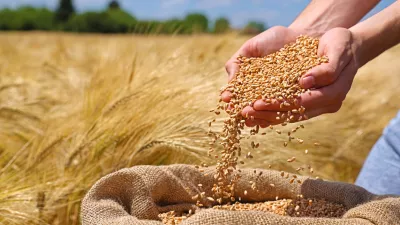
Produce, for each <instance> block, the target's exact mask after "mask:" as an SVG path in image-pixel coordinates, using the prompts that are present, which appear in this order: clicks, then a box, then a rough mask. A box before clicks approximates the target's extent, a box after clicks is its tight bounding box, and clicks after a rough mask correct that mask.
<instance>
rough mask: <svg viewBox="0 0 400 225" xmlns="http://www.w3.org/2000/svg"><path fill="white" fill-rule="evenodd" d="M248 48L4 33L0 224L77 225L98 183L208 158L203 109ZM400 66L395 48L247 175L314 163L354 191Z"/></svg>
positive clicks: (267, 142) (390, 109)
mask: <svg viewBox="0 0 400 225" xmlns="http://www.w3.org/2000/svg"><path fill="white" fill-rule="evenodd" d="M244 40H245V38H244V37H236V36H233V35H230V36H219V37H215V36H200V37H162V36H159V37H144V36H143V37H132V36H96V35H81V36H77V35H70V34H43V33H31V34H23V35H21V34H18V33H1V34H0V43H1V44H0V140H1V141H0V190H1V192H0V223H1V224H39V223H41V224H47V223H50V224H79V202H80V199H81V198H82V197H83V196H84V194H85V192H86V191H87V189H88V188H90V186H91V185H92V184H93V183H94V182H95V181H96V180H97V179H99V178H100V177H101V176H103V175H105V174H107V173H110V172H112V171H115V170H118V169H120V168H124V167H129V166H133V165H138V164H154V165H159V164H170V163H199V162H200V161H203V160H207V159H204V157H205V156H206V152H207V146H208V138H207V136H206V131H207V129H208V125H207V121H208V120H209V119H210V118H212V117H213V115H212V114H211V113H209V112H208V110H209V109H211V108H213V107H214V106H215V104H216V99H217V92H218V90H219V88H220V87H221V86H222V85H223V84H224V83H225V82H226V75H225V72H224V69H223V68H222V65H223V64H224V62H225V61H226V59H227V58H228V57H229V56H230V55H231V54H232V53H233V52H234V51H235V50H236V49H237V48H238V47H239V46H240V44H241V43H242V42H243V41H244ZM399 56H400V46H397V47H395V48H394V49H391V50H390V51H388V52H386V53H385V54H384V55H382V56H381V57H379V58H378V59H376V60H375V61H373V62H371V63H370V64H368V65H367V66H366V67H364V68H363V69H361V71H360V72H359V75H358V77H357V79H356V81H355V84H354V87H353V89H352V91H351V93H350V94H349V95H348V98H347V100H346V101H345V104H344V106H343V108H342V109H341V110H340V111H339V112H338V113H337V114H335V115H326V116H322V117H320V118H317V119H313V120H311V121H309V122H307V123H305V125H306V126H307V129H305V131H303V132H302V133H301V134H299V137H300V138H302V139H304V140H307V141H305V142H304V144H303V145H300V147H301V149H300V147H299V146H298V145H296V146H291V147H290V146H288V147H286V148H285V147H283V146H282V141H283V140H282V139H281V138H284V137H280V136H279V135H277V134H276V133H274V132H273V131H268V130H267V135H265V136H262V137H256V139H258V140H256V141H257V142H260V146H262V147H261V148H260V149H258V150H259V152H258V153H257V154H255V155H254V156H255V157H254V159H253V160H254V163H251V164H250V163H249V164H248V165H251V166H252V167H260V168H267V167H268V164H272V168H273V169H277V170H282V169H284V170H287V171H290V172H293V171H295V169H296V168H297V167H298V166H299V165H302V164H307V163H309V164H312V165H313V166H314V168H315V170H316V176H320V177H323V178H327V179H335V180H342V181H349V182H351V181H353V180H354V178H355V176H356V174H357V173H358V170H359V168H360V166H361V164H362V162H363V160H364V158H365V156H366V154H367V153H368V151H369V149H370V148H371V146H372V145H373V143H374V142H375V141H376V140H377V138H378V137H379V135H380V133H381V131H382V129H383V127H384V126H385V125H386V124H387V123H388V121H389V120H390V118H391V117H393V116H394V115H395V113H396V111H397V110H398V109H399V108H400V106H399V102H400V91H399V90H398V84H399V83H400V72H399V71H400V64H398V63H397V59H398V57H399ZM221 122H222V118H221V120H219V123H220V124H221ZM308 140H309V141H308ZM315 141H319V142H320V143H321V146H319V147H314V145H313V143H314V142H315ZM247 145H248V147H249V148H250V143H248V144H247ZM244 146H246V145H244ZM305 149H309V153H308V154H307V155H305V154H304V150H305ZM292 156H295V157H296V161H295V162H292V163H290V164H289V163H287V162H286V159H287V158H289V157H292ZM305 156H307V157H305ZM42 193H44V194H45V200H44V208H43V210H41V211H42V212H39V208H40V207H37V205H38V196H39V206H40V205H41V204H42V203H43V202H42V201H41V200H40V196H41V195H42Z"/></svg>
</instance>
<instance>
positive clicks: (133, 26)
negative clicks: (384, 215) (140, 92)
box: [0, 0, 393, 34]
mask: <svg viewBox="0 0 400 225" xmlns="http://www.w3.org/2000/svg"><path fill="white" fill-rule="evenodd" d="M308 2H309V1H307V0H288V1H274V0H250V1H246V0H214V1H213V0H199V1H195V0H150V1H130V0H114V1H110V0H98V1H95V0H75V1H73V0H63V1H61V0H15V1H8V0H3V1H1V2H0V8H1V11H0V30H24V31H27V30H43V31H67V32H95V33H135V34H193V33H217V34H220V33H225V32H229V31H232V30H233V31H239V32H242V33H244V34H254V33H257V32H261V31H264V30H265V29H266V28H268V26H275V25H283V26H288V25H289V24H290V23H291V22H292V21H293V20H294V19H295V18H296V16H297V15H298V14H299V13H300V12H301V11H302V9H304V8H305V6H306V5H307V4H308ZM392 2H393V1H391V0H383V1H381V3H380V4H379V5H378V6H376V8H375V9H373V10H372V11H371V12H370V13H369V14H368V15H367V16H366V18H367V17H369V16H371V15H373V14H375V13H376V12H379V11H380V10H381V9H383V8H384V7H386V6H388V5H389V4H391V3H392Z"/></svg>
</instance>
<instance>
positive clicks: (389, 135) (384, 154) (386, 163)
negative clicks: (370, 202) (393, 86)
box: [356, 112, 400, 195]
mask: <svg viewBox="0 0 400 225" xmlns="http://www.w3.org/2000/svg"><path fill="white" fill-rule="evenodd" d="M356 185H358V186H361V187H363V188H365V189H367V190H368V191H369V192H371V193H374V194H394V195H400V112H399V113H398V114H397V116H396V117H395V118H394V119H392V120H391V121H390V123H389V125H388V126H387V127H386V128H385V130H384V131H383V135H382V136H381V137H380V138H379V140H378V142H377V143H376V144H375V145H374V147H373V148H372V150H371V152H370V153H369V155H368V157H367V159H366V161H365V163H364V166H363V168H362V169H361V172H360V174H359V175H358V178H357V180H356Z"/></svg>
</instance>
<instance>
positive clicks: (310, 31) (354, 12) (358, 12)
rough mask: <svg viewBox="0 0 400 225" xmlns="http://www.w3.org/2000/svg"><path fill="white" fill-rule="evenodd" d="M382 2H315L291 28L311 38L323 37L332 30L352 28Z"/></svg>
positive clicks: (363, 0) (375, 0) (328, 0)
mask: <svg viewBox="0 0 400 225" xmlns="http://www.w3.org/2000/svg"><path fill="white" fill-rule="evenodd" d="M379 2H380V0H313V1H311V3H310V4H308V6H307V7H306V8H305V9H304V10H303V12H301V13H300V15H299V16H298V17H297V18H296V19H295V21H293V23H292V24H291V25H290V26H289V28H291V29H295V30H304V31H305V32H306V34H307V35H310V36H316V37H318V36H322V35H323V34H324V33H325V32H327V31H328V30H330V29H332V28H336V27H343V28H350V27H352V26H353V25H354V24H356V23H358V22H359V21H360V20H361V19H362V18H363V17H364V16H365V14H367V13H368V12H369V11H370V10H371V9H372V8H373V7H374V6H376V4H378V3H379Z"/></svg>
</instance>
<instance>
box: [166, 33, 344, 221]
mask: <svg viewBox="0 0 400 225" xmlns="http://www.w3.org/2000/svg"><path fill="white" fill-rule="evenodd" d="M317 51H318V39H315V38H311V37H307V36H299V37H298V38H297V39H296V42H294V43H292V44H288V45H285V46H284V47H283V48H281V49H280V50H279V51H277V52H275V53H272V54H270V55H267V56H264V57H259V58H246V57H243V56H239V57H238V61H239V71H238V72H237V73H236V74H235V78H234V79H233V80H232V81H230V82H229V84H228V85H227V86H226V87H224V88H223V89H221V91H228V92H230V93H231V100H230V102H229V103H222V101H221V100H220V102H219V104H218V105H217V108H216V109H213V110H210V111H211V112H214V113H215V114H216V115H220V113H221V111H225V112H226V113H227V114H228V116H229V117H228V118H227V119H225V120H224V123H223V129H222V131H220V132H215V131H212V129H211V127H212V123H213V122H215V120H212V121H209V126H210V129H209V131H208V135H209V136H210V138H211V142H210V149H209V151H208V155H209V156H210V157H213V158H215V159H216V160H217V162H216V167H215V168H216V171H215V174H214V179H215V183H214V185H213V187H212V193H213V196H205V195H204V194H202V195H196V196H194V197H193V199H196V200H197V206H200V207H202V206H203V204H202V202H203V201H211V202H214V203H215V205H216V206H214V208H215V209H221V210H258V211H267V212H273V213H276V214H279V215H288V216H314V217H339V216H341V215H343V213H344V211H345V208H344V207H343V205H340V204H335V203H329V202H326V201H324V200H323V199H303V198H298V199H293V200H290V199H289V200H286V199H280V200H279V199H277V200H276V201H267V202H262V203H251V204H250V203H241V199H240V197H239V196H235V195H234V193H235V186H236V183H237V182H238V180H239V179H240V177H241V176H240V173H241V170H240V169H239V168H238V163H240V164H244V161H243V160H241V159H240V158H243V157H244V158H246V159H251V158H253V156H252V154H251V152H250V151H247V152H245V153H242V149H241V145H240V140H241V139H243V138H246V137H247V138H249V137H250V136H251V135H256V134H260V133H261V135H263V134H265V132H260V127H259V126H258V125H257V126H255V128H253V129H251V130H250V136H245V135H244V132H243V129H244V128H245V122H246V120H248V119H250V120H254V118H253V117H252V116H248V115H245V116H243V115H242V113H241V112H242V110H243V109H244V108H245V107H247V106H253V104H254V103H255V101H257V100H261V101H263V102H264V104H267V105H268V104H274V105H279V108H280V110H279V111H280V112H277V114H276V124H279V125H280V126H283V127H284V126H286V125H287V123H293V122H299V121H302V120H305V119H308V117H307V114H306V109H305V108H304V107H303V106H301V105H300V103H299V100H298V99H299V97H300V95H301V94H303V93H305V92H308V93H310V92H309V90H306V89H303V88H301V87H300V85H299V80H300V78H301V76H302V75H304V74H305V73H306V72H307V71H308V70H310V69H311V68H313V67H315V66H317V65H320V64H321V63H325V62H328V58H327V57H325V56H322V57H320V56H318V54H317ZM310 94H311V93H310ZM269 128H270V129H275V128H274V127H273V126H269ZM301 128H304V126H303V125H301V124H300V125H298V126H297V127H296V128H294V129H292V130H290V131H288V132H287V133H288V140H287V141H285V142H284V143H283V145H284V146H285V147H286V146H287V144H288V142H291V141H292V140H293V141H295V142H297V143H299V144H302V143H303V140H302V139H299V138H296V137H294V134H295V133H296V131H297V130H299V129H301ZM275 131H276V133H278V134H281V133H283V132H282V131H280V130H278V129H275ZM217 144H219V145H222V148H219V149H221V150H219V151H217V149H218V148H216V147H215V145H217ZM315 145H318V143H315ZM251 147H252V149H255V148H258V147H259V143H254V142H251ZM307 152H308V150H305V153H307ZM287 161H288V162H293V161H295V158H294V157H293V158H290V159H288V160H287ZM203 166H206V165H205V164H204V165H203ZM196 168H199V167H198V166H196ZM299 169H302V168H299ZM303 169H304V168H303ZM308 169H309V170H310V172H312V170H313V169H312V168H311V167H310V166H309V168H308ZM199 170H200V171H202V169H201V168H199ZM255 172H256V171H255ZM281 175H282V176H283V177H284V176H285V175H286V178H289V174H285V173H284V172H282V173H281ZM290 178H291V179H288V182H290V183H294V182H295V181H297V182H296V183H298V184H300V183H301V181H300V180H296V176H295V175H293V177H290ZM249 183H250V187H249V188H252V189H256V188H257V187H256V186H255V182H251V181H250V182H249ZM201 185H202V184H199V186H201ZM271 185H273V184H271ZM245 192H246V191H245ZM244 194H246V193H244ZM222 203H224V204H222ZM190 215H192V213H189V214H187V215H184V216H183V219H184V218H186V217H188V216H190ZM160 216H161V218H163V221H164V222H165V223H166V224H178V223H179V221H181V220H182V216H181V215H176V214H175V212H169V213H166V214H162V215H160ZM175 220H176V221H175ZM171 221H172V222H171ZM173 221H175V222H173Z"/></svg>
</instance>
